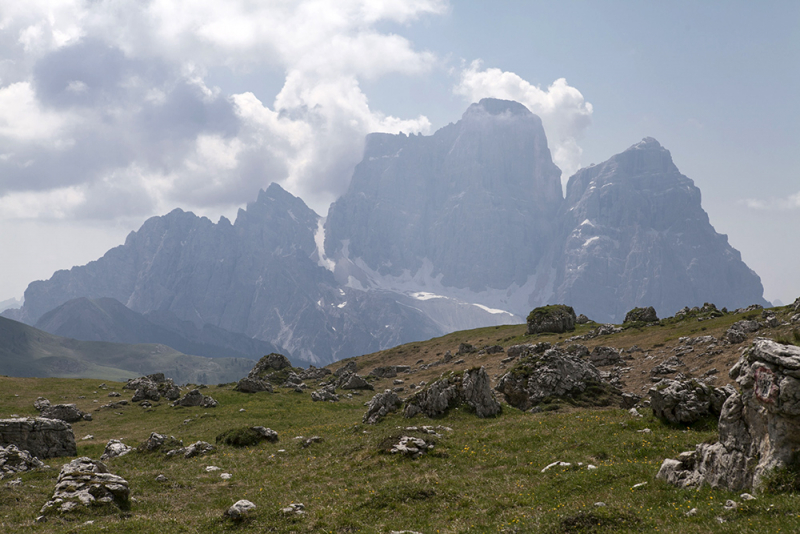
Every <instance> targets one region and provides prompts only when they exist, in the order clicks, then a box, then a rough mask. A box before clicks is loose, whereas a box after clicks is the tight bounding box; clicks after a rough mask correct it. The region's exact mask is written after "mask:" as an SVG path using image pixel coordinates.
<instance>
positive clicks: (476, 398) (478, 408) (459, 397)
mask: <svg viewBox="0 0 800 534" xmlns="http://www.w3.org/2000/svg"><path fill="white" fill-rule="evenodd" d="M460 405H466V406H469V407H470V408H471V409H472V410H474V411H475V414H476V415H477V416H478V417H493V416H495V415H497V414H499V413H500V411H501V407H500V403H498V402H497V400H496V399H495V396H494V393H493V392H492V390H491V388H490V387H489V375H487V374H486V369H484V368H483V367H481V368H473V369H468V370H466V371H464V372H463V373H454V372H451V373H448V374H446V375H443V376H442V377H441V378H439V379H438V380H435V381H433V382H431V383H430V384H428V385H426V386H425V387H424V388H423V389H422V390H421V391H419V392H417V393H415V394H414V395H412V396H411V397H409V398H408V399H406V406H405V409H404V412H403V414H404V415H405V416H406V417H414V416H415V415H417V414H419V413H422V414H424V415H426V416H428V417H440V416H442V415H444V414H446V413H447V412H448V411H449V410H451V409H452V408H455V407H457V406H460Z"/></svg>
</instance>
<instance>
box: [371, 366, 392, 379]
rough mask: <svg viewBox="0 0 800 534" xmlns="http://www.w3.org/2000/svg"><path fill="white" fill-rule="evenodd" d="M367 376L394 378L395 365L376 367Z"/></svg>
mask: <svg viewBox="0 0 800 534" xmlns="http://www.w3.org/2000/svg"><path fill="white" fill-rule="evenodd" d="M369 376H376V377H378V378H394V377H396V376H397V367H395V366H394V365H385V366H382V367H376V368H375V369H373V370H372V371H370V372H369Z"/></svg>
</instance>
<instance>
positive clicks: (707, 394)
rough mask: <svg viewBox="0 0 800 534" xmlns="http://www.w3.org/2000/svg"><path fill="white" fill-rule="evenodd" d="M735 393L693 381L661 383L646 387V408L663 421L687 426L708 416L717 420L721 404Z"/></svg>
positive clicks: (728, 388) (728, 387) (666, 381)
mask: <svg viewBox="0 0 800 534" xmlns="http://www.w3.org/2000/svg"><path fill="white" fill-rule="evenodd" d="M735 393H736V391H735V390H734V389H733V387H732V386H726V387H723V388H712V387H710V386H708V385H707V384H704V383H703V382H699V381H697V380H684V381H679V380H662V381H661V382H660V383H659V384H658V385H657V386H655V387H653V388H650V391H649V395H650V407H651V408H652V409H653V415H655V416H656V417H658V418H659V419H661V420H663V421H666V422H668V423H672V424H674V425H691V424H692V423H696V422H697V421H699V420H701V419H704V418H706V417H709V416H714V417H719V414H720V412H721V411H722V405H723V404H724V403H725V401H726V400H727V398H728V397H730V396H731V395H733V394H735Z"/></svg>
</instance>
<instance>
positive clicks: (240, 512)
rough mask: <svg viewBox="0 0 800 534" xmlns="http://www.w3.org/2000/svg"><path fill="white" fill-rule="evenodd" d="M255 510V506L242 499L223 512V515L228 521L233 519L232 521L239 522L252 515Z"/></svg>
mask: <svg viewBox="0 0 800 534" xmlns="http://www.w3.org/2000/svg"><path fill="white" fill-rule="evenodd" d="M255 509H256V505H255V504H253V503H252V502H250V501H248V500H245V499H242V500H240V501H236V502H235V503H234V504H233V505H232V506H231V507H230V508H228V509H227V510H225V514H223V515H224V516H225V517H227V518H229V519H233V520H234V521H241V520H243V519H246V518H247V517H249V516H250V515H252V514H253V512H254V511H255Z"/></svg>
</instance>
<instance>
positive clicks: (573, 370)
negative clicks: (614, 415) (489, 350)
mask: <svg viewBox="0 0 800 534" xmlns="http://www.w3.org/2000/svg"><path fill="white" fill-rule="evenodd" d="M495 390H497V391H499V392H500V393H502V394H503V396H504V397H505V399H506V402H508V403H509V404H510V405H511V406H514V407H515V408H519V409H520V410H523V411H527V410H530V409H531V408H532V407H534V406H535V405H537V404H539V403H540V402H542V401H543V400H545V399H548V398H550V399H552V398H559V397H560V398H564V397H570V398H571V399H577V398H579V397H580V398H582V399H583V400H584V401H585V402H586V403H587V404H589V405H608V404H611V403H612V397H613V398H614V403H617V402H618V398H619V392H617V391H616V390H615V389H614V388H613V387H611V386H610V385H608V384H605V385H604V384H603V383H602V379H601V376H600V371H598V370H597V368H596V367H595V366H594V365H592V364H591V363H589V362H586V361H583V360H581V359H580V358H577V357H575V356H572V355H570V354H567V353H566V352H564V351H563V350H561V349H560V348H550V349H548V350H546V351H545V352H544V353H542V354H539V353H536V352H530V353H526V355H525V356H523V357H521V358H519V359H518V360H517V363H516V364H515V365H514V367H512V368H511V369H510V370H509V371H508V372H507V373H506V374H504V375H503V376H502V377H501V378H500V379H499V380H498V382H497V386H496V387H495Z"/></svg>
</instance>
